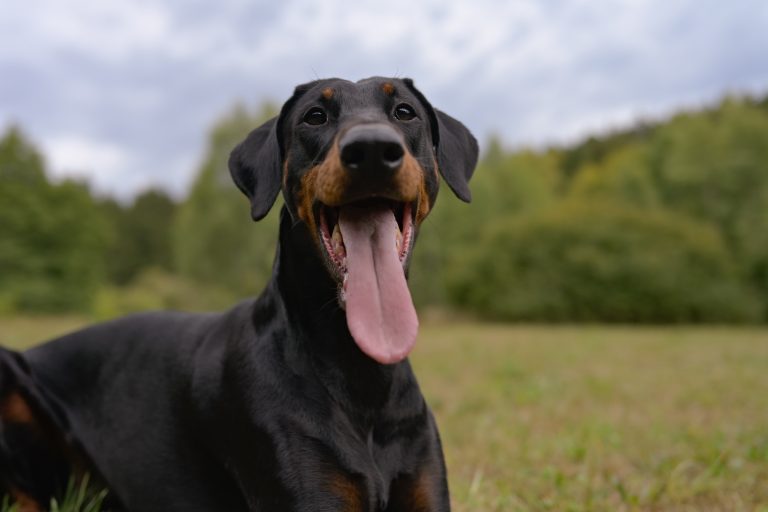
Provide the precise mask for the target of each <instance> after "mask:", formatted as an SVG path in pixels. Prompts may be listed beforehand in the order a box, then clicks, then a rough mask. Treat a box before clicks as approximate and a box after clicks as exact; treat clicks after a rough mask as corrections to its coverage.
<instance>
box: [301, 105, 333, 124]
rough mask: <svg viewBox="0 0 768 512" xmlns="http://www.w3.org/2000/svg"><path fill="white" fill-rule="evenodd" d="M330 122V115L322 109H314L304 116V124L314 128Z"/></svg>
mask: <svg viewBox="0 0 768 512" xmlns="http://www.w3.org/2000/svg"><path fill="white" fill-rule="evenodd" d="M326 121H328V114H326V113H325V110H323V109H321V108H320V107H312V108H311V109H309V110H307V113H306V114H304V122H305V123H307V124H311V125H313V126H318V125H321V124H325V123H326Z"/></svg>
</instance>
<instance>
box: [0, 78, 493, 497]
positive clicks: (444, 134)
mask: <svg viewBox="0 0 768 512" xmlns="http://www.w3.org/2000/svg"><path fill="white" fill-rule="evenodd" d="M477 154H478V149H477V143H476V141H475V139H474V137H472V135H471V134H470V132H469V131H468V130H467V129H466V128H465V127H464V125H462V124H461V123H460V122H458V121H456V120H455V119H453V118H452V117H450V116H448V115H446V114H444V113H443V112H440V111H439V110H437V109H435V108H433V107H432V106H431V105H430V103H429V102H428V101H427V100H426V98H425V97H424V96H423V95H422V94H421V93H420V92H419V91H418V90H417V89H416V88H415V87H414V85H413V83H412V82H411V81H410V80H406V79H387V78H370V79H366V80H361V81H359V82H349V81H346V80H340V79H328V80H318V81H315V82H311V83H308V84H305V85H301V86H299V87H297V88H296V90H295V92H294V94H293V96H292V97H291V98H290V99H289V100H288V101H287V102H286V103H285V105H284V106H283V107H282V109H281V111H280V114H279V116H277V117H276V118H274V119H272V120H270V121H268V122H267V123H265V124H264V125H262V126H260V127H258V128H256V129H255V130H254V131H253V132H251V133H250V134H249V135H248V137H247V138H246V139H245V140H244V141H243V142H242V143H241V144H240V145H238V146H237V147H236V148H235V149H234V151H233V152H232V155H231V157H230V160H229V168H230V171H231V173H232V177H233V178H234V181H235V183H236V184H237V186H238V187H239V188H240V189H241V190H242V191H243V192H244V193H245V194H246V195H247V196H248V197H249V198H250V203H251V214H252V216H253V218H254V219H255V220H259V219H261V218H262V217H264V216H265V215H266V214H267V212H268V211H269V209H270V208H271V207H272V205H273V203H274V202H275V200H276V198H277V195H278V193H279V192H280V190H282V192H283V196H284V199H285V206H284V207H283V209H282V212H281V217H280V234H279V242H278V249H277V254H276V257H275V264H274V271H273V274H272V277H271V280H270V282H269V284H268V285H267V287H266V290H264V292H263V293H262V294H261V296H260V297H258V298H256V299H253V300H248V301H246V302H243V303H241V304H239V305H237V306H235V307H234V308H232V309H230V310H229V311H226V312H224V313H217V314H184V313H168V312H165V313H148V314H139V315H134V316H130V317H126V318H122V319H119V320H114V321H111V322H108V323H104V324H100V325H96V326H93V327H90V328H87V329H84V330H81V331H78V332H75V333H73V334H69V335H66V336H63V337H61V338H59V339H56V340H53V341H51V342H49V343H46V344H43V345H41V346H39V347H36V348H33V349H31V350H29V351H27V352H24V353H14V352H11V351H6V350H1V349H0V494H3V493H6V494H9V495H10V496H11V497H12V498H13V499H16V500H17V501H18V502H19V503H20V504H22V505H23V508H24V509H25V510H36V509H44V508H45V505H46V504H47V503H48V499H49V496H50V495H51V494H55V493H57V492H60V491H61V488H62V487H63V485H64V483H65V482H66V481H67V478H68V477H69V475H71V474H74V475H76V476H77V475H82V474H84V473H85V472H88V473H91V474H92V475H93V478H95V479H96V481H97V482H99V483H101V484H102V485H105V486H107V487H108V489H109V490H110V495H111V497H112V502H111V505H110V507H111V508H112V509H116V510H123V509H124V510H130V511H163V512H169V511H183V512H193V511H237V510H250V511H269V512H273V511H274V512H290V511H297V512H298V511H304V512H309V511H311V512H323V511H328V512H330V511H334V512H337V511H348V512H353V511H354V512H364V511H382V512H385V511H389V512H405V511H410V512H417V511H418V512H438V511H440V512H443V511H447V510H449V509H450V503H449V497H448V486H447V481H446V472H445V464H444V461H443V454H442V449H441V446H440V438H439V436H438V431H437V427H436V425H435V421H434V419H433V417H432V414H431V413H430V411H429V408H428V407H427V405H426V403H425V401H424V398H423V396H422V394H421V392H420V390H419V386H418V384H417V382H416V379H415V377H414V375H413V373H412V371H411V367H410V365H409V362H408V360H407V357H408V354H409V353H410V351H411V349H412V348H413V346H414V343H415V341H416V335H417V330H418V319H417V316H416V312H415V309H414V306H413V302H412V300H411V295H410V293H409V290H408V287H407V283H406V275H407V269H408V265H409V261H410V257H411V253H412V251H413V247H414V243H415V240H416V233H417V231H418V228H419V226H420V224H421V222H422V221H423V220H424V218H425V217H426V216H427V214H428V213H429V212H430V209H431V208H432V207H433V205H434V204H435V198H436V196H437V190H438V184H439V181H440V176H442V179H443V180H444V181H445V182H446V183H447V184H448V186H449V187H450V188H451V189H452V190H453V192H454V193H455V194H456V195H457V196H458V197H459V198H461V199H463V200H464V201H469V198H470V193H469V188H468V185H467V183H468V181H469V178H470V176H471V175H472V172H473V169H474V167H475V164H476V161H477Z"/></svg>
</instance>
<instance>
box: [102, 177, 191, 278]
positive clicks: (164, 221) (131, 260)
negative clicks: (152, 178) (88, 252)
mask: <svg viewBox="0 0 768 512" xmlns="http://www.w3.org/2000/svg"><path fill="white" fill-rule="evenodd" d="M100 206H101V210H102V214H103V215H104V216H105V218H106V219H108V221H109V224H110V227H111V230H110V237H109V245H108V247H107V251H106V264H107V275H108V278H109V281H110V282H112V283H115V284H117V285H124V284H127V283H129V282H131V280H133V279H134V278H135V277H136V276H137V275H138V274H139V273H140V272H141V271H142V270H143V269H146V268H151V267H157V268H161V269H163V270H166V271H171V269H172V266H173V263H172V262H173V248H172V245H171V229H172V226H173V221H174V215H175V213H176V205H175V204H174V202H173V200H172V199H171V198H170V197H169V196H168V195H167V194H166V193H165V192H162V191H159V190H147V191H145V192H143V193H142V194H140V195H139V196H138V197H136V199H135V200H134V201H133V203H132V204H131V205H130V206H128V207H127V208H124V207H122V206H121V205H120V204H118V203H117V202H116V201H114V200H111V199H108V200H105V201H102V202H101V204H100Z"/></svg>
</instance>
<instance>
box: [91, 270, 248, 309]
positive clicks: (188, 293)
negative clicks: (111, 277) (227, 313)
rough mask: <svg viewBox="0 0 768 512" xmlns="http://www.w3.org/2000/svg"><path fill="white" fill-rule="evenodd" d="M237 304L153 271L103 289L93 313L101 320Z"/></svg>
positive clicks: (227, 295) (222, 295)
mask: <svg viewBox="0 0 768 512" xmlns="http://www.w3.org/2000/svg"><path fill="white" fill-rule="evenodd" d="M235 302H236V298H235V297H234V296H233V294H231V293H227V292H226V291H222V290H221V289H214V288H211V287H205V286H202V285H199V284H196V283H193V282H191V281H189V280H187V279H184V278H181V277H179V276H176V275H173V274H169V273H168V272H166V271H164V270H161V269H158V268H150V269H147V270H145V271H143V272H142V273H140V274H139V275H138V276H137V277H136V279H135V280H134V281H133V282H132V283H131V284H129V285H127V286H122V287H116V286H111V287H106V288H103V289H101V290H100V291H99V292H98V294H97V295H96V301H95V303H94V306H93V313H94V315H95V316H96V317H97V318H100V319H109V318H114V317H116V316H121V315H126V314H129V313H137V312H140V311H149V310H169V309H170V310H180V311H207V310H212V309H224V308H227V307H229V306H231V305H232V304H234V303H235Z"/></svg>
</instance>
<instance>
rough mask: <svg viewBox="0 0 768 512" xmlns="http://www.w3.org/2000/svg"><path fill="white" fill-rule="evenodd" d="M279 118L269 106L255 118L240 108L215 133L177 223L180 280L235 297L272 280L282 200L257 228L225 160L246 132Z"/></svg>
mask: <svg viewBox="0 0 768 512" xmlns="http://www.w3.org/2000/svg"><path fill="white" fill-rule="evenodd" d="M275 113H276V108H275V107H274V106H272V105H270V104H268V105H264V106H262V107H261V109H260V110H259V111H258V112H257V113H255V114H251V113H249V112H248V111H247V110H246V109H245V108H243V107H242V106H239V107H236V108H235V109H234V110H233V112H232V113H231V114H229V115H228V116H226V117H225V118H224V119H222V120H221V121H220V122H219V123H218V124H217V125H216V126H215V127H214V129H213V130H212V132H211V135H210V137H209V143H208V150H207V152H206V155H205V158H204V159H203V163H202V164H201V166H200V170H199V171H198V173H197V179H196V180H195V182H194V184H193V185H192V190H191V191H190V194H189V197H188V198H187V199H186V200H185V201H184V202H183V203H182V204H181V206H180V207H179V212H178V216H177V218H176V221H175V223H174V229H173V231H174V240H173V249H174V261H175V265H176V269H177V270H178V272H179V273H180V274H181V275H182V276H184V277H186V278H189V279H192V280H194V281H196V282H198V283H201V284H205V285H208V286H212V287H219V288H223V289H226V290H229V291H230V292H231V293H232V295H234V296H245V295H249V294H253V293H255V292H256V291H258V290H260V289H261V287H262V286H263V285H264V284H265V283H266V281H267V279H268V278H269V275H270V273H271V269H272V261H273V258H274V252H275V245H276V240H277V212H278V211H279V209H280V201H278V203H277V204H276V205H275V206H274V208H273V210H272V212H271V213H270V214H269V215H268V216H267V218H265V219H263V220H261V221H260V222H258V223H254V222H253V221H252V220H251V217H250V206H249V204H248V199H247V198H246V197H245V196H244V195H243V194H242V193H241V192H240V191H239V190H238V189H237V187H236V186H235V185H234V183H233V182H232V178H231V177H230V175H229V169H228V167H227V160H228V157H229V153H230V151H231V150H232V149H233V148H234V147H235V145H237V144H238V143H239V142H240V141H242V140H243V139H244V138H245V136H246V135H247V134H248V132H250V131H251V130H252V129H254V128H256V127H257V126H259V125H260V124H262V123H263V122H264V121H266V120H267V119H269V118H270V117H272V116H273V115H275Z"/></svg>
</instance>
